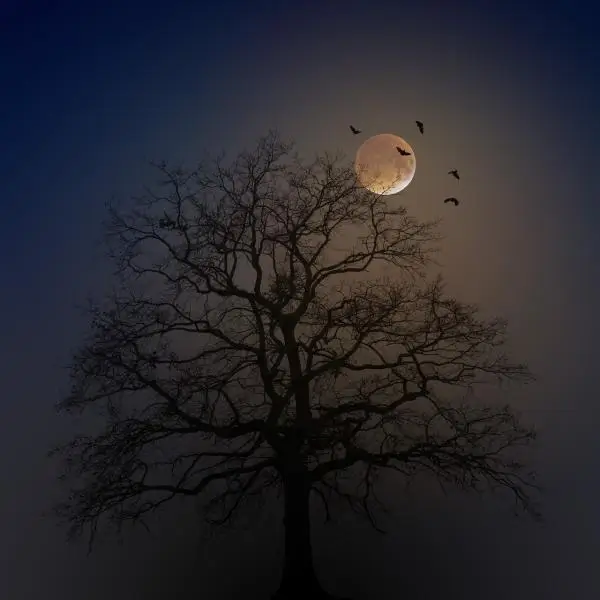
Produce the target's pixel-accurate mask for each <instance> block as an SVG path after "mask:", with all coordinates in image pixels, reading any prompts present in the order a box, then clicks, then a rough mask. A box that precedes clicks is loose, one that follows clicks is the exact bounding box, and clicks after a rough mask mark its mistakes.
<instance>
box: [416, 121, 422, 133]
mask: <svg viewBox="0 0 600 600" xmlns="http://www.w3.org/2000/svg"><path fill="white" fill-rule="evenodd" d="M415 123H416V124H417V127H418V128H419V131H420V132H421V135H423V122H422V121H415Z"/></svg>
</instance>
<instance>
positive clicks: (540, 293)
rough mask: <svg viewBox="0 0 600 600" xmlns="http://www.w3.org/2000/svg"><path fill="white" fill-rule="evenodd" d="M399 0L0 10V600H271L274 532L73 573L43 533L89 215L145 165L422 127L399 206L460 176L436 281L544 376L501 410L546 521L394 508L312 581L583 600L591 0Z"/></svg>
mask: <svg viewBox="0 0 600 600" xmlns="http://www.w3.org/2000/svg"><path fill="white" fill-rule="evenodd" d="M412 4H415V6H411V3H402V2H399V1H394V2H377V1H373V2H356V1H352V0H350V1H347V2H333V1H330V2H305V3H291V2H290V3H287V2H281V1H280V2H275V1H273V2H266V1H255V2H233V1H228V0H223V1H221V2H219V3H215V4H209V5H204V4H203V3H199V2H191V1H190V2H183V1H177V0H172V1H171V2H160V3H159V2H153V1H148V2H134V1H130V2H126V1H123V2H103V3H95V4H93V5H92V3H90V4H89V6H88V4H87V3H83V2H59V1H57V2H34V1H23V2H16V1H12V2H11V1H8V2H6V0H5V1H4V2H3V3H1V4H0V90H1V93H0V156H1V157H2V160H1V161H0V203H1V205H2V209H3V214H4V219H2V221H0V261H1V266H2V272H3V278H2V284H1V285H2V288H1V290H2V291H1V294H0V314H2V316H3V324H2V327H1V328H0V331H1V333H0V353H1V360H0V381H2V384H3V385H2V395H1V396H0V411H1V414H2V418H1V419H0V473H2V474H3V484H2V489H3V491H4V492H3V494H2V495H1V496H0V498H1V499H0V519H2V523H1V524H0V531H2V544H1V549H0V552H1V555H0V565H2V566H1V567H0V568H1V570H2V581H3V586H4V587H5V588H7V592H6V593H5V594H4V596H6V597H7V598H11V600H12V599H14V600H21V599H23V600H25V599H29V598H33V597H45V598H50V599H53V598H61V599H62V600H71V599H75V598H81V597H85V598H88V599H90V600H95V599H100V598H106V597H111V598H114V599H115V600H121V599H125V598H127V599H130V598H143V599H144V600H145V599H148V600H151V599H153V598H159V597H163V596H164V593H166V592H167V591H168V592H169V593H170V594H171V596H173V595H177V597H180V598H187V597H190V598H191V597H197V596H198V595H199V594H201V595H202V596H203V597H204V598H207V599H212V598H214V599H215V600H218V599H221V598H222V599H227V598H233V597H234V593H238V594H240V595H239V597H247V596H246V594H245V592H244V590H248V589H250V586H252V585H254V588H255V589H257V590H258V591H259V592H260V591H261V590H262V591H263V594H264V596H263V597H265V598H266V597H267V591H268V590H271V589H273V586H274V585H276V583H277V576H278V562H277V560H278V556H279V554H278V553H279V548H280V546H278V544H280V538H279V537H278V532H277V530H276V529H275V525H276V524H277V523H276V522H275V524H273V523H270V524H269V523H268V524H267V525H265V526H264V527H262V528H261V529H260V531H259V532H258V533H257V532H250V533H243V534H239V535H238V536H237V537H236V536H235V535H232V536H230V537H228V538H224V539H223V540H221V541H218V542H213V545H212V546H210V549H209V550H206V549H204V550H203V551H201V552H199V553H197V552H196V547H195V545H194V544H195V536H196V533H195V532H196V531H197V529H196V525H195V522H194V521H193V520H192V519H191V518H189V517H187V518H183V517H181V516H178V515H177V514H175V513H174V514H171V515H167V516H165V517H163V518H161V520H160V522H159V523H158V527H157V529H158V533H157V534H156V535H155V537H154V538H147V537H145V534H138V533H135V534H132V535H131V536H130V537H129V538H128V539H127V540H126V544H125V545H124V546H123V547H118V546H114V545H111V544H110V543H108V542H107V543H106V544H105V545H104V546H102V547H100V548H99V549H98V552H97V553H94V554H92V555H91V556H90V557H89V558H86V557H85V548H84V547H83V546H81V547H79V546H74V547H68V546H67V545H66V544H65V542H64V540H63V537H62V534H63V532H61V531H60V530H57V529H56V528H55V526H54V525H53V524H52V523H50V522H49V521H48V520H47V519H43V518H42V517H41V516H40V515H41V513H42V511H43V510H45V509H47V508H48V506H49V505H50V504H51V503H52V502H53V501H54V500H56V499H57V498H58V497H59V493H60V492H59V490H58V488H57V485H56V483H55V479H56V468H55V466H53V465H52V464H50V463H49V462H48V461H47V460H46V459H45V456H44V452H45V450H46V449H47V448H48V447H49V446H50V445H51V444H52V443H54V442H55V441H56V440H57V438H60V436H63V435H65V434H68V433H69V432H70V431H71V430H72V429H73V424H72V423H70V422H68V421H66V420H65V419H60V418H57V417H56V416H55V415H54V413H53V405H54V403H55V402H56V400H57V399H58V398H59V397H60V394H61V392H63V391H64V389H65V385H66V378H65V372H64V371H63V370H61V369H60V365H62V364H64V363H66V362H67V361H68V359H69V352H70V350H71V348H72V347H73V346H74V345H75V344H76V343H77V341H78V339H79V337H80V336H81V333H82V331H83V326H84V324H85V323H84V321H82V320H81V318H80V316H78V313H77V312H76V311H75V310H74V308H73V305H74V303H76V302H77V301H81V300H82V299H83V297H84V295H85V294H86V293H87V292H88V291H90V290H92V291H93V290H94V289H98V288H99V287H100V286H101V285H102V283H103V282H104V281H105V279H104V278H105V275H106V272H107V269H106V265H105V263H103V262H102V259H101V257H100V256H99V255H98V251H97V248H96V246H95V242H94V240H95V239H96V238H97V237H98V236H99V234H100V233H101V226H100V222H101V219H102V217H103V215H104V202H105V201H106V200H107V199H109V198H110V197H111V195H113V194H116V195H119V196H123V197H126V196H128V195H130V194H135V193H136V192H139V191H140V189H141V186H142V185H143V184H152V183H153V174H152V171H150V170H148V168H147V166H146V161H147V160H149V159H163V158H164V159H166V160H173V161H179V160H184V161H186V162H188V164H189V163H194V161H196V160H197V159H198V158H199V157H200V154H201V153H202V152H203V151H204V150H205V149H206V150H209V151H214V152H218V151H220V150H221V149H227V150H228V151H231V152H235V151H237V150H239V149H241V148H242V147H243V146H245V145H247V144H251V143H252V142H253V141H254V140H255V138H256V137H257V136H258V135H260V134H262V133H265V132H266V130H267V129H269V128H270V127H279V128H280V130H281V131H282V133H283V134H284V135H287V136H291V137H294V138H295V139H296V141H297V142H298V145H299V147H300V149H301V150H302V151H303V152H305V153H307V154H312V153H314V152H316V151H319V150H324V149H330V150H336V149H338V148H339V149H342V150H344V151H345V152H347V153H348V154H349V155H352V154H353V153H354V152H355V150H356V147H355V142H356V140H354V139H352V137H351V136H349V135H348V130H347V127H348V124H350V123H354V124H356V125H358V126H360V127H361V128H363V129H364V130H365V131H368V132H373V133H378V132H391V133H396V134H399V135H403V136H406V138H407V140H408V141H410V142H411V143H412V142H413V141H414V131H413V130H412V127H413V126H412V123H413V121H414V119H416V118H420V119H421V120H423V121H424V122H425V123H426V125H427V128H428V129H427V130H428V136H426V137H424V138H423V140H416V141H417V144H421V145H420V146H415V148H416V154H417V160H418V165H419V166H418V168H417V176H416V177H415V181H414V183H413V184H412V185H411V186H410V188H409V190H407V192H408V193H407V195H406V196H405V197H406V199H407V202H408V203H410V205H411V208H412V209H413V210H414V212H415V213H416V214H418V215H419V216H432V215H436V214H437V213H436V211H437V212H439V198H440V197H441V195H442V194H445V193H446V186H447V181H446V176H445V170H446V167H445V165H446V164H447V163H451V164H452V165H457V166H460V168H461V171H463V173H464V174H467V175H466V176H465V175H463V181H461V186H462V185H463V183H464V187H462V188H461V189H463V190H464V195H465V197H464V202H463V204H462V205H461V209H462V210H461V211H455V212H452V213H448V212H446V213H444V215H445V217H446V219H445V222H444V225H443V227H444V233H445V234H446V236H447V237H448V240H447V246H446V248H445V253H444V259H443V262H444V266H445V272H447V274H448V277H449V280H450V282H451V283H452V285H453V286H454V287H455V289H456V293H457V294H459V295H460V296H462V297H464V298H465V300H475V301H481V302H482V303H483V305H484V306H485V307H486V308H489V310H493V311H497V312H500V313H502V314H504V315H506V316H507V317H509V319H510V322H511V324H512V325H513V328H512V331H513V333H514V336H513V337H514V345H515V349H516V351H517V352H518V353H519V354H520V355H521V354H522V355H523V358H525V359H527V360H529V362H530V363H531V366H532V368H533V369H534V371H536V373H537V374H538V376H539V383H538V384H536V386H534V387H531V388H528V389H527V390H525V391H520V392H519V395H518V397H516V399H515V401H516V402H518V403H520V406H521V407H522V408H523V409H524V410H525V411H526V412H527V415H528V416H531V418H533V419H534V420H535V421H536V422H537V423H538V424H539V428H540V430H541V432H542V434H543V435H542V438H541V440H540V444H539V448H538V450H537V453H536V464H537V465H538V467H539V470H540V474H541V476H542V478H543V480H544V481H545V482H546V484H547V487H548V492H547V514H548V523H547V524H546V525H545V526H544V527H542V528H540V527H537V526H533V525H531V524H523V523H521V522H520V521H513V520H511V519H510V518H508V517H506V514H505V512H503V508H502V506H503V505H502V503H501V502H497V501H496V500H491V499H489V500H486V501H485V502H478V501H475V502H472V501H468V500H464V499H463V498H462V497H458V498H451V499H450V500H448V501H446V500H444V501H442V500H441V499H439V498H436V497H432V498H431V500H430V501H420V503H419V505H418V506H416V507H415V506H411V505H406V506H405V504H404V501H403V500H402V499H399V500H398V503H399V504H398V505H399V506H400V507H401V511H400V513H399V516H398V522H397V523H396V528H395V529H391V531H392V532H393V533H392V532H391V533H390V534H388V536H386V537H384V538H382V537H380V536H377V535H374V534H370V533H368V531H367V530H366V529H365V528H362V527H361V526H351V525H348V526H347V527H346V528H342V529H336V530H328V529H325V530H323V531H322V532H321V531H318V532H317V533H316V537H317V539H318V540H320V542H319V550H318V555H319V560H320V564H321V565H324V567H322V568H325V569H326V570H327V571H328V573H329V576H328V577H329V580H332V581H333V580H336V581H337V583H335V582H330V584H331V585H336V586H337V589H338V590H339V591H340V592H345V593H349V592H350V591H353V592H354V595H355V596H356V598H364V599H365V600H366V599H371V598H375V597H380V596H381V595H382V594H384V593H385V594H388V595H389V594H394V595H395V596H399V595H400V594H401V593H403V592H405V593H406V594H407V596H406V597H419V598H429V597H431V598H434V597H436V598H437V597H439V594H440V593H444V594H445V595H449V596H450V597H460V598H463V599H464V600H470V599H471V598H480V597H482V596H483V595H485V597H486V598H487V599H488V600H497V599H500V598H506V597H507V596H508V595H510V597H512V598H516V599H519V598H527V597H531V595H532V594H535V595H536V596H537V597H542V598H545V599H548V600H554V599H555V598H556V599H559V598H560V599H562V598H564V597H565V596H567V595H570V596H574V597H582V598H593V597H597V596H598V594H599V592H600V584H599V581H598V577H597V568H596V564H595V561H596V557H597V556H599V555H600V519H598V516H597V508H596V507H597V506H598V503H599V502H600V485H599V484H598V473H599V472H600V469H599V467H600V458H599V457H600V444H599V443H598V441H597V438H598V436H597V435H596V427H595V423H597V421H598V417H599V416H600V409H599V408H598V405H597V396H598V392H597V386H596V385H595V383H596V379H597V373H596V369H597V367H596V365H597V363H598V359H599V358H600V355H599V353H598V348H597V343H596V340H597V339H598V334H600V325H599V322H600V321H599V319H598V317H597V313H596V312H595V309H596V306H598V305H599V304H600V283H599V281H600V269H599V268H598V255H599V250H600V241H599V236H598V235H597V229H598V220H599V217H600V211H599V210H598V198H600V185H599V184H598V178H597V175H596V171H597V165H598V162H599V159H600V151H599V150H598V139H599V138H600V118H599V117H598V114H597V110H598V106H600V93H599V80H600V72H599V68H598V65H599V64H600V42H598V41H596V40H597V39H598V33H597V25H596V24H597V22H598V21H597V19H598V15H597V14H596V12H595V10H594V8H593V5H592V3H589V5H586V4H581V5H580V4H578V3H574V2H546V3H544V4H541V3H539V4H537V3H526V2H485V3H484V2H460V1H458V2H441V1H422V2H415V3H412ZM531 4H533V5H531ZM538 6H539V7H538ZM409 136H412V138H410V137H409ZM438 173H441V175H438ZM430 174H431V175H430ZM182 510H186V509H182ZM244 553H247V554H248V556H250V558H248V556H246V555H245V554H244ZM359 566H360V568H359ZM224 575H225V576H226V577H225V578H224V579H222V578H223V576H224ZM221 580H222V583H219V582H220V581H221ZM199 581H206V582H207V583H206V585H207V586H208V588H209V591H205V590H203V589H202V588H201V587H200V585H201V584H199V583H198V582H199ZM254 588H253V589H254ZM416 590H418V592H417V591H416ZM411 593H413V594H417V595H416V596H415V595H413V596H411V595H410V594H411ZM258 597H261V596H260V594H259V596H258Z"/></svg>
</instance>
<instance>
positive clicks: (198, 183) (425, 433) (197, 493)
mask: <svg viewBox="0 0 600 600" xmlns="http://www.w3.org/2000/svg"><path fill="white" fill-rule="evenodd" d="M157 166H158V168H159V169H160V171H161V173H162V174H163V175H164V181H163V182H162V188H161V189H160V190H159V191H154V192H152V191H149V190H147V193H146V195H145V196H144V197H142V198H138V199H136V201H135V203H134V205H133V206H132V207H129V208H127V209H125V208H119V207H116V206H115V205H111V206H109V215H110V218H109V220H108V222H107V236H108V237H107V239H108V248H109V255H110V257H111V258H112V260H113V261H114V264H115V265H116V267H117V269H116V273H115V285H114V288H113V290H112V292H111V293H110V294H108V295H107V296H106V297H105V298H104V299H103V300H102V301H101V302H98V303H94V302H91V303H90V306H89V309H88V310H89V314H90V317H91V328H90V333H89V337H88V339H86V340H85V341H84V343H83V344H82V346H81V349H80V350H78V351H77V352H76V353H75V354H74V360H73V363H72V365H71V367H70V368H71V377H72V389H71V392H70V394H69V395H68V397H66V398H65V399H64V400H63V401H62V402H61V403H60V404H59V409H61V410H66V411H69V412H70V411H79V410H86V411H88V412H93V411H92V410H91V409H92V408H93V407H96V408H100V409H102V412H101V414H102V421H101V423H102V429H101V431H99V432H97V433H95V434H94V435H88V436H83V435H82V436H78V437H76V438H75V439H73V440H72V441H71V442H70V443H68V444H65V445H62V446H60V447H59V448H57V449H55V450H54V452H58V453H59V454H61V455H62V456H63V457H64V464H65V465H66V469H65V473H64V475H63V477H65V478H67V479H71V484H70V489H71V490H72V491H71V494H70V496H69V498H68V499H67V501H66V502H64V503H62V504H61V505H60V506H58V507H57V511H58V513H59V514H60V515H61V516H62V517H63V518H64V519H65V520H66V521H67V522H68V523H69V525H70V528H69V531H70V534H71V535H75V534H78V533H82V532H84V531H89V532H90V534H91V535H90V543H91V542H92V541H93V539H94V534H95V532H96V528H97V526H98V524H99V522H100V521H104V520H105V518H106V521H107V522H108V523H113V524H116V525H117V526H120V525H121V524H123V523H124V522H127V521H141V522H144V518H145V517H146V516H147V515H148V514H149V513H151V512H152V511H154V510H155V509H156V508H158V507H159V506H161V505H162V504H164V503H165V502H168V501H169V500H171V499H172V498H174V497H176V496H192V497H194V498H196V497H198V498H199V500H200V501H202V502H203V504H202V506H203V514H204V516H205V517H206V519H207V520H208V521H209V522H211V523H213V524H217V525H218V524H226V523H228V522H229V521H230V520H231V519H232V518H233V517H234V516H235V515H236V514H237V513H238V512H239V511H240V510H241V509H242V508H243V507H244V506H245V505H247V504H248V502H249V501H250V500H251V499H260V498H263V497H264V495H265V492H266V491H268V490H269V488H272V489H273V490H277V493H278V494H281V493H282V495H283V509H284V528H285V557H284V565H283V575H282V580H281V585H280V588H279V591H278V593H277V597H278V598H292V597H294V598H295V597H323V598H325V597H329V596H327V594H326V593H325V592H324V591H323V590H322V588H321V586H320V584H319V582H318V579H317V577H316V575H315V571H314V568H313V558H312V550H311V540H310V510H309V498H310V495H311V494H314V497H315V498H318V499H320V501H322V502H323V506H324V507H325V509H326V510H327V514H328V515H329V508H330V505H331V501H332V500H333V499H334V498H336V497H338V498H343V499H344V500H345V501H348V503H349V504H350V506H351V507H352V508H354V509H355V510H357V511H358V512H360V513H361V514H364V515H365V516H366V517H367V518H369V519H370V520H371V522H372V523H373V525H374V526H377V524H376V522H375V520H374V516H375V513H374V508H376V506H377V504H378V502H380V499H378V497H377V495H376V492H377V481H378V476H379V475H380V474H381V473H383V472H385V471H390V472H394V471H395V472H396V473H399V474H400V476H401V477H402V478H403V479H404V480H406V481H410V480H411V479H412V478H413V477H414V476H415V475H417V474H419V473H423V472H429V473H430V474H432V475H433V476H434V477H435V478H436V479H437V480H439V481H440V482H442V483H444V482H448V483H451V484H454V485H457V486H459V487H461V488H464V489H468V490H486V489H495V488H504V489H505V490H508V491H510V492H511V493H512V495H513V496H514V500H515V501H516V504H517V505H518V507H520V508H521V509H524V510H525V511H528V512H530V513H531V514H537V513H536V509H535V507H534V502H533V500H532V496H531V493H530V492H531V490H532V489H533V488H535V484H534V481H533V479H532V478H531V476H530V475H529V474H527V473H525V472H524V471H523V466H522V465H521V464H520V463H519V462H518V461H517V458H518V457H516V455H515V453H514V452H513V450H514V449H516V448H517V447H519V446H522V445H526V444H528V443H529V442H530V440H532V439H533V436H534V434H533V431H532V430H530V429H528V428H526V427H524V426H522V425H521V424H520V422H519V420H518V418H517V417H516V416H515V414H514V413H513V412H512V411H511V410H510V408H509V407H507V406H502V407H499V406H497V405H495V404H490V403H487V404H486V403H485V402H484V401H483V399H481V398H479V397H478V395H477V393H476V392H477V391H478V390H479V389H480V388H481V386H482V385H484V384H486V383H490V382H494V381H496V380H497V381H504V380H520V381H527V380H530V379H531V378H532V376H531V375H530V373H529V371H528V369H527V367H526V366H524V365H522V364H515V363H513V362H511V361H510V360H509V358H507V356H506V355H505V354H504V353H503V347H504V344H505V323H504V322H503V321H502V320H499V319H492V320H486V319H483V318H479V316H478V311H477V308H476V307H475V306H471V305H466V304H463V303H461V302H459V301H457V300H455V299H454V298H452V297H450V296H449V295H447V294H446V291H445V289H444V283H443V281H442V279H441V278H440V277H439V276H437V277H431V276H429V275H428V274H427V272H426V271H427V269H426V268H427V267H428V266H429V265H431V264H432V261H433V258H432V256H433V254H432V253H433V252H434V251H435V246H434V243H435V242H436V240H437V239H438V235H437V233H436V223H435V222H427V223H422V222H420V221H418V220H416V219H414V218H412V217H411V216H409V215H408V214H407V211H406V209H405V208H404V207H402V206H400V205H399V203H398V201H397V199H396V198H395V197H393V196H391V197H386V196H379V195H375V194H372V193H370V192H368V191H367V190H365V189H364V188H362V187H361V186H360V185H359V184H358V183H357V178H356V175H355V173H354V171H353V169H352V168H349V167H347V166H345V165H344V164H343V163H342V162H341V159H340V158H339V157H336V156H334V157H330V156H329V155H322V156H319V157H317V158H316V159H315V160H314V161H313V162H312V163H306V162H303V161H302V160H301V159H300V158H299V157H298V155H297V154H296V153H295V151H294V147H293V144H289V143H287V142H284V141H282V140H281V139H280V138H279V136H278V134H277V133H276V132H270V133H269V134H268V135H266V136H265V137H263V138H261V139H260V140H259V142H258V144H257V146H256V148H255V149H254V150H253V151H251V152H242V153H241V154H240V155H239V156H238V157H237V158H236V159H235V160H234V161H232V162H231V163H229V164H225V161H224V158H223V157H220V158H217V159H215V160H212V161H210V162H209V163H208V164H207V165H205V166H202V167H200V168H198V169H197V170H194V171H193V172H185V171H183V170H182V169H175V170H173V169H170V168H168V167H167V166H166V165H165V164H161V165H157ZM162 190H166V192H164V193H159V192H160V191H162ZM88 409H90V410H88Z"/></svg>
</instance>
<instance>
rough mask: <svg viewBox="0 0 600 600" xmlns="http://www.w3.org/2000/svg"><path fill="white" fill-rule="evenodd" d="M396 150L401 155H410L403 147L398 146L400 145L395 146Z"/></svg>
mask: <svg viewBox="0 0 600 600" xmlns="http://www.w3.org/2000/svg"><path fill="white" fill-rule="evenodd" d="M396 150H398V152H400V154H401V155H402V156H410V152H408V151H407V150H404V148H400V146H396Z"/></svg>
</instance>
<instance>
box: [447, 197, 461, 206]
mask: <svg viewBox="0 0 600 600" xmlns="http://www.w3.org/2000/svg"><path fill="white" fill-rule="evenodd" d="M447 202H454V206H458V204H459V202H458V200H457V199H456V198H446V199H445V200H444V204H446V203H447Z"/></svg>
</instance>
